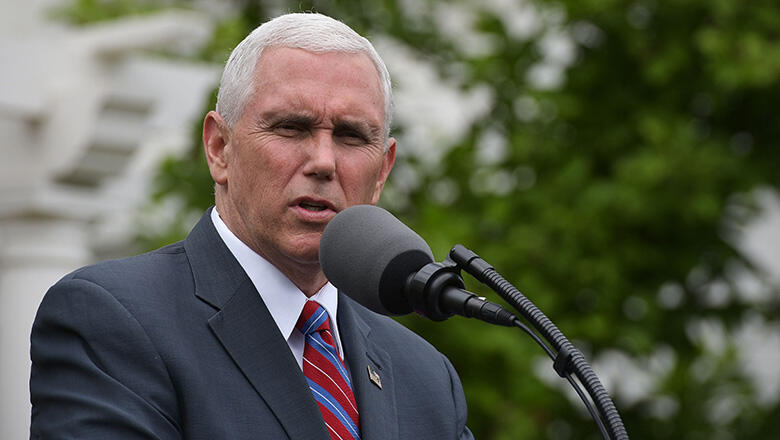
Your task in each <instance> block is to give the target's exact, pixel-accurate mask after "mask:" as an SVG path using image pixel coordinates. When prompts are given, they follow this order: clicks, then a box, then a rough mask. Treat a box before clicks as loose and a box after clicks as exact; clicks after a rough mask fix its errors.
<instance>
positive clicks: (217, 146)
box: [203, 110, 230, 185]
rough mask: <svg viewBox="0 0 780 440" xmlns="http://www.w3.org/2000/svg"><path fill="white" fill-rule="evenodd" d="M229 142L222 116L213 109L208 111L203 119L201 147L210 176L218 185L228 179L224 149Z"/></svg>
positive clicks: (228, 134) (228, 133) (227, 131)
mask: <svg viewBox="0 0 780 440" xmlns="http://www.w3.org/2000/svg"><path fill="white" fill-rule="evenodd" d="M229 143H230V131H229V130H228V129H227V127H226V125H225V122H224V121H223V120H222V116H220V115H219V113H217V112H215V111H213V110H212V111H210V112H208V113H207V114H206V118H205V119H204V120H203V148H204V149H205V152H206V161H207V162H208V165H209V172H210V173H211V178H212V179H214V182H216V183H217V184H218V185H224V184H226V183H227V180H228V179H227V176H228V174H227V168H228V161H227V155H226V149H227V146H228V144H229Z"/></svg>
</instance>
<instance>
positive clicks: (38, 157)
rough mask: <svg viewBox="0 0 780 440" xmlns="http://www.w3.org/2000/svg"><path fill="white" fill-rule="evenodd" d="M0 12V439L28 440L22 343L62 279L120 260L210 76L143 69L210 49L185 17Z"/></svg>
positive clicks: (202, 22) (199, 70)
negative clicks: (81, 23)
mask: <svg viewBox="0 0 780 440" xmlns="http://www.w3.org/2000/svg"><path fill="white" fill-rule="evenodd" d="M56 3H58V2H57V1H56V0H55V1H53V0H33V1H30V0H28V1H24V2H11V1H8V2H6V3H5V4H4V5H2V7H1V8H2V10H1V11H0V154H1V155H0V157H1V158H2V159H0V390H2V398H0V438H2V439H21V438H28V437H29V420H30V402H29V391H28V383H29V382H28V380H29V374H30V373H29V372H30V360H29V359H30V357H29V334H30V329H31V325H32V321H33V318H34V316H35V311H36V309H37V307H38V304H39V303H40V301H41V299H42V297H43V295H44V293H45V292H46V290H47V289H48V287H49V286H51V285H52V284H53V283H54V282H55V281H57V280H58V279H59V278H60V277H62V276H63V275H64V274H65V273H67V272H70V271H71V270H73V269H75V268H77V267H79V266H82V265H84V264H87V263H90V262H93V261H94V260H96V259H99V258H102V257H105V256H108V255H112V254H121V253H126V252H127V251H126V250H124V249H127V245H128V244H129V242H130V240H131V238H132V236H133V232H134V231H133V229H132V225H133V219H134V212H135V209H136V208H137V206H138V204H139V203H142V202H144V201H145V200H146V198H147V194H148V190H149V188H148V183H149V182H150V180H151V178H152V175H153V173H154V172H155V170H156V166H157V164H158V163H159V161H160V159H161V158H162V157H165V156H166V155H170V154H176V153H177V152H181V151H183V150H185V149H186V148H188V147H189V143H190V142H191V140H190V133H191V129H192V124H193V123H195V122H196V120H197V119H199V118H200V117H201V116H202V115H201V112H202V110H203V108H204V106H205V105H206V103H205V102H204V101H205V100H206V98H207V97H208V92H209V91H210V90H211V89H212V88H213V87H214V86H215V85H216V83H217V81H218V75H219V66H206V65H196V64H193V63H187V62H182V61H174V60H172V58H171V57H169V58H164V57H161V56H152V55H150V54H149V52H150V51H149V50H148V49H164V50H166V51H173V52H177V53H186V52H187V51H191V50H193V49H195V48H197V47H198V46H199V45H200V44H202V43H204V42H205V40H206V39H207V38H208V37H209V36H210V33H211V23H210V22H209V20H208V19H206V18H205V17H204V16H201V15H197V14H193V13H186V12H167V13H164V14H158V15H151V16H145V17H142V18H133V19H125V20H121V21H115V22H108V23H106V24H100V25H94V26H88V27H83V28H73V27H68V26H66V25H64V24H62V23H56V22H51V21H49V20H48V19H47V18H46V17H47V14H48V10H49V8H50V7H51V6H52V5H53V4H56Z"/></svg>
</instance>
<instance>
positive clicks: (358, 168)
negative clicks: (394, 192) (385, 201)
mask: <svg viewBox="0 0 780 440" xmlns="http://www.w3.org/2000/svg"><path fill="white" fill-rule="evenodd" d="M380 171H381V162H379V161H376V160H373V161H364V162H363V163H361V164H353V166H351V167H347V168H345V169H344V171H343V172H342V186H343V188H344V191H345V193H346V195H347V199H348V201H349V202H351V204H357V203H369V202H371V201H372V199H373V196H374V192H375V191H376V182H377V180H378V179H379V175H380Z"/></svg>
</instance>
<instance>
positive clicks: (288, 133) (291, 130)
mask: <svg viewBox="0 0 780 440" xmlns="http://www.w3.org/2000/svg"><path fill="white" fill-rule="evenodd" d="M305 131H306V129H305V127H303V126H302V125H301V124H299V123H295V122H290V121H284V122H280V123H278V124H276V125H275V126H274V132H276V133H277V134H279V135H281V136H285V137H294V136H299V135H301V134H302V133H304V132H305Z"/></svg>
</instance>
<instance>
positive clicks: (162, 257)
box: [55, 242, 192, 297]
mask: <svg viewBox="0 0 780 440" xmlns="http://www.w3.org/2000/svg"><path fill="white" fill-rule="evenodd" d="M191 280H192V274H191V272H190V270H189V264H188V259H187V255H186V253H185V251H184V246H183V244H182V242H178V243H174V244H171V245H168V246H165V247H163V248H160V249H157V250H155V251H151V252H147V253H144V254H140V255H136V256H132V257H127V258H121V259H115V260H106V261H102V262H99V263H95V264H91V265H88V266H85V267H82V268H80V269H76V270H75V271H73V272H71V273H69V274H67V275H65V276H64V277H63V278H62V279H60V280H59V281H58V282H57V284H55V286H57V285H59V284H63V283H68V282H70V281H86V282H89V283H91V284H95V285H98V286H100V287H101V288H103V289H105V290H106V291H109V292H111V293H112V294H113V295H114V296H117V297H122V296H124V293H125V292H128V291H132V292H133V296H137V295H143V292H148V293H150V294H153V293H155V292H158V291H160V290H161V289H165V288H169V287H170V286H182V285H186V284H188V283H191V282H192V281H191Z"/></svg>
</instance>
